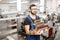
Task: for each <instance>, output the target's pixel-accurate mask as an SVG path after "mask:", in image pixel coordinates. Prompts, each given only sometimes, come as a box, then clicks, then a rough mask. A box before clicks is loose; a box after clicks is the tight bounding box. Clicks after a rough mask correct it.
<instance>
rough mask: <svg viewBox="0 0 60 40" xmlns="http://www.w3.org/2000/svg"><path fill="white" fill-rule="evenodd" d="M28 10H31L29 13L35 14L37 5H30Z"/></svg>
mask: <svg viewBox="0 0 60 40" xmlns="http://www.w3.org/2000/svg"><path fill="white" fill-rule="evenodd" d="M30 11H31V14H33V15H36V13H37V7H36V6H33V7H31V9H30Z"/></svg>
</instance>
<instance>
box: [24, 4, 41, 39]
mask: <svg viewBox="0 0 60 40" xmlns="http://www.w3.org/2000/svg"><path fill="white" fill-rule="evenodd" d="M29 9H30V13H29V15H28V16H27V17H26V19H25V21H24V25H25V32H26V34H29V35H28V36H27V39H28V40H40V36H39V35H38V33H36V32H35V31H34V30H35V26H34V20H37V19H40V18H39V16H37V15H36V13H37V6H36V5H34V4H32V5H30V7H29ZM33 34H37V35H33ZM41 34H42V33H41Z"/></svg>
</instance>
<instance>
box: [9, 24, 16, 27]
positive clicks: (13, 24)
mask: <svg viewBox="0 0 60 40" xmlns="http://www.w3.org/2000/svg"><path fill="white" fill-rule="evenodd" d="M14 26H17V24H12V25H9V27H14Z"/></svg>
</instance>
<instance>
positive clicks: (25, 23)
mask: <svg viewBox="0 0 60 40" xmlns="http://www.w3.org/2000/svg"><path fill="white" fill-rule="evenodd" d="M39 19H40V18H39ZM31 20H32V21H33V22H34V20H33V19H32V18H31ZM30 24H31V22H30V20H29V19H28V18H26V19H25V20H24V25H30Z"/></svg>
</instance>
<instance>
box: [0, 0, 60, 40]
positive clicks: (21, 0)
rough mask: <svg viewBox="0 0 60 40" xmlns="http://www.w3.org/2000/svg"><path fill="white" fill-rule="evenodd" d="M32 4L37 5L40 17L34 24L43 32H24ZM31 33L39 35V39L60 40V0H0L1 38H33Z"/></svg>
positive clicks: (3, 39) (22, 39)
mask: <svg viewBox="0 0 60 40" xmlns="http://www.w3.org/2000/svg"><path fill="white" fill-rule="evenodd" d="M32 4H35V6H37V13H36V15H38V16H39V17H40V19H39V20H38V21H35V24H36V25H35V24H34V25H35V26H36V31H37V32H38V33H42V34H33V32H32V33H31V34H26V32H23V30H24V28H25V26H24V25H23V22H24V20H25V18H26V17H27V16H28V15H29V13H30V10H29V7H30V5H32ZM32 8H33V7H31V9H32ZM26 22H27V21H26ZM26 22H25V23H26ZM38 24H39V25H38ZM26 29H28V28H26ZM45 29H46V30H47V31H46V32H42V31H41V30H45ZM30 31H32V30H30ZM29 35H35V36H36V35H39V37H40V39H39V40H60V0H0V40H33V39H29V38H28V37H27V36H29ZM36 40H38V39H36Z"/></svg>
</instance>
